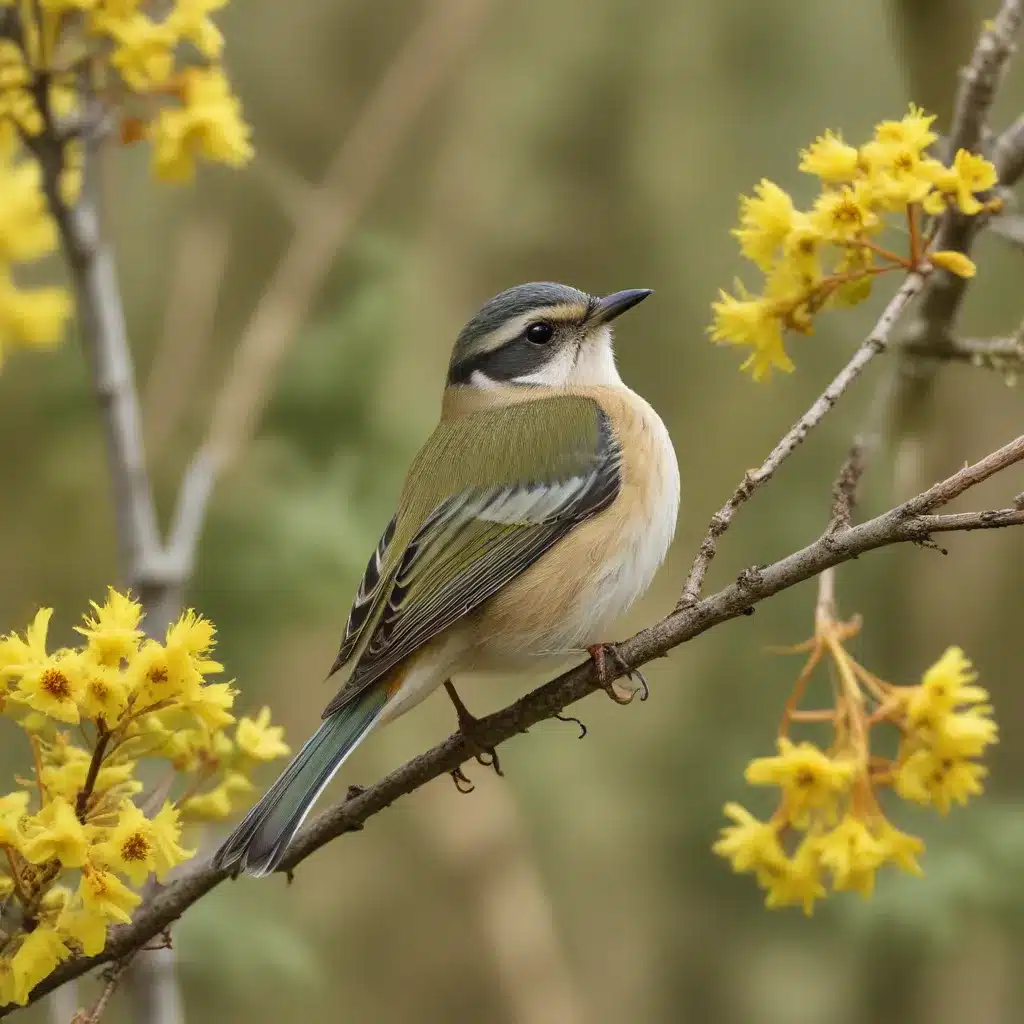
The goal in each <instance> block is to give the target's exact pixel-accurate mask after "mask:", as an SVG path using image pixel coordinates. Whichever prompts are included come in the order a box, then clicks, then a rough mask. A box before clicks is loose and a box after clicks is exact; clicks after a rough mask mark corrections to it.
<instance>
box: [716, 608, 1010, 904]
mask: <svg viewBox="0 0 1024 1024" xmlns="http://www.w3.org/2000/svg"><path fill="white" fill-rule="evenodd" d="M858 627H859V623H857V622H852V623H839V622H835V621H832V620H831V619H828V618H825V619H824V620H822V619H819V624H818V630H817V632H816V635H815V637H814V639H813V640H811V641H810V642H809V643H807V644H803V645H801V646H800V647H799V648H796V649H797V650H804V651H807V650H809V651H810V652H811V656H810V658H809V660H808V663H807V666H806V667H805V669H804V671H803V672H802V673H801V674H800V676H799V678H798V680H797V683H796V687H795V689H794V693H793V696H792V697H791V699H790V701H789V703H788V705H787V710H786V713H785V714H784V716H783V720H782V725H781V727H780V730H779V733H780V734H779V738H778V753H777V754H775V755H774V756H772V757H762V758H758V759H756V760H754V761H751V762H750V764H749V765H748V766H747V770H746V779H747V782H749V783H750V784H751V785H754V786H773V787H777V789H778V790H779V794H780V797H779V803H778V806H777V808H776V810H775V812H774V814H772V816H771V817H770V818H769V819H768V820H767V821H761V820H759V819H758V818H756V817H755V816H754V815H753V814H751V813H750V812H749V811H748V810H747V809H746V808H744V807H743V806H741V805H740V804H738V803H728V804H726V805H725V814H726V816H727V817H728V818H729V819H730V820H731V822H732V824H730V825H728V826H727V827H725V828H724V829H723V830H722V834H721V838H720V839H719V840H718V842H717V843H716V844H715V846H714V850H715V852H716V853H717V854H719V855H720V856H722V857H724V858H726V859H727V860H728V861H729V863H730V864H731V865H732V868H733V870H734V871H737V872H740V873H748V872H749V873H751V874H753V875H754V876H755V878H756V879H757V882H758V884H759V885H760V886H761V888H762V889H764V890H765V892H766V899H765V903H766V905H767V906H768V907H783V906H789V905H798V906H802V907H803V909H804V912H805V913H807V914H810V913H811V912H812V911H813V908H814V904H815V901H816V900H818V899H821V898H824V897H825V896H826V895H827V894H828V890H829V889H831V890H833V891H836V892H840V891H846V890H852V891H856V892H859V893H861V894H862V895H864V896H870V895H871V893H872V892H873V890H874V884H875V876H876V874H877V872H878V870H879V869H880V868H882V867H884V866H885V865H887V864H891V865H893V866H895V867H898V868H900V869H901V870H903V871H906V872H909V873H911V874H914V875H921V874H922V873H923V872H922V870H921V867H920V864H919V863H918V857H919V855H920V854H921V853H922V852H923V851H924V843H923V842H922V841H921V840H920V839H919V838H918V837H917V836H913V835H909V834H907V833H905V832H902V831H900V830H899V829H898V828H896V827H895V826H894V825H893V824H892V823H891V822H890V821H889V820H888V818H887V817H886V815H885V814H884V813H883V810H882V808H881V805H880V803H879V791H880V790H884V789H890V790H892V791H893V792H894V793H895V794H896V795H897V796H898V797H901V798H903V799H905V800H909V801H913V802H914V803H918V804H922V805H924V806H929V807H934V808H936V809H937V810H938V811H939V812H940V813H941V814H945V813H946V812H947V811H948V810H949V808H950V806H951V804H953V803H959V804H963V803H965V802H966V801H967V800H968V798H969V797H971V796H975V795H977V794H979V793H980V792H981V791H982V780H983V779H984V778H985V775H986V768H985V766H984V765H983V764H981V763H980V762H979V761H978V758H979V757H980V756H981V755H982V754H983V753H984V751H985V749H986V748H987V747H988V746H989V745H990V744H992V743H995V742H996V735H997V727H996V723H995V722H994V721H993V720H992V708H991V705H990V704H989V703H988V699H989V697H988V693H987V692H986V691H985V690H984V689H982V688H981V687H980V686H977V685H975V679H976V676H975V673H974V672H973V671H972V669H971V663H970V662H969V661H968V660H967V659H966V658H965V657H964V654H963V651H961V650H960V649H959V648H958V647H950V648H949V649H948V650H947V651H946V652H945V653H944V654H943V655H942V657H941V658H940V659H939V660H938V661H937V662H936V663H935V664H934V665H932V666H931V668H929V669H928V670H927V671H926V672H925V674H924V677H923V679H922V681H921V683H920V684H919V685H917V686H895V685H893V684H892V683H888V682H885V681H884V680H881V679H879V678H878V677H876V676H874V675H873V674H871V673H870V672H868V671H867V669H865V668H864V667H863V666H861V665H859V664H858V663H857V662H856V661H855V660H854V659H853V658H852V657H851V655H850V654H849V652H848V651H847V650H846V648H845V647H844V645H843V641H844V640H846V639H848V638H849V637H850V636H852V635H854V634H855V632H856V631H857V629H858ZM826 655H827V656H829V657H830V659H831V661H832V663H833V664H834V666H835V669H836V676H837V680H838V686H837V688H836V693H837V696H836V701H835V706H834V707H833V708H828V709H821V710H808V711H801V710H799V709H798V707H797V705H798V702H799V701H800V699H801V698H802V695H803V692H804V689H805V687H806V685H807V682H808V680H809V678H810V676H811V673H812V672H813V670H814V668H815V666H816V665H817V663H818V662H819V661H820V660H821V658H822V657H824V656H826ZM793 723H815V724H817V725H818V726H819V727H820V725H821V724H828V725H831V729H832V741H831V744H830V745H829V746H828V747H827V748H822V747H820V746H818V745H816V744H814V743H811V742H809V741H806V740H805V741H802V742H799V743H796V742H793V741H792V740H791V739H790V738H789V736H788V730H789V726H790V725H791V724H793ZM878 726H888V728H889V729H890V730H891V729H895V730H896V734H897V736H898V746H897V750H896V756H895V757H894V758H891V757H886V756H882V755H881V754H879V753H878V751H877V743H876V744H874V745H873V740H875V736H876V733H875V730H876V727H878Z"/></svg>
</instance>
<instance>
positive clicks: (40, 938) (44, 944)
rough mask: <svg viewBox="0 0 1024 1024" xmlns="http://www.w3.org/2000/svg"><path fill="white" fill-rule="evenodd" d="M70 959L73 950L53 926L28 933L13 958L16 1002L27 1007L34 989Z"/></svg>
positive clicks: (40, 927)
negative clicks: (59, 965) (61, 963)
mask: <svg viewBox="0 0 1024 1024" xmlns="http://www.w3.org/2000/svg"><path fill="white" fill-rule="evenodd" d="M70 955H71V950H70V949H68V947H67V945H66V944H65V942H64V940H63V939H62V938H61V937H60V935H59V934H58V933H57V931H56V929H55V928H53V927H52V926H50V925H47V924H41V925H39V926H37V927H36V928H35V929H33V930H32V931H31V932H29V933H28V934H27V935H26V936H25V938H24V940H23V941H22V943H21V946H20V947H19V949H18V952H17V953H15V954H14V956H13V957H12V958H11V971H12V973H13V975H14V991H13V993H12V995H13V998H14V1001H15V1002H16V1003H21V1004H22V1005H24V1004H25V1003H27V1002H28V997H29V993H30V992H31V991H32V989H33V988H35V986H36V985H37V984H39V982H41V981H42V980H43V978H45V977H46V976H47V975H48V974H52V973H53V970H54V968H55V967H56V966H57V964H59V963H60V962H61V961H62V960H66V959H67V958H68V957H69V956H70Z"/></svg>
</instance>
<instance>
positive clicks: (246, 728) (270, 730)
mask: <svg viewBox="0 0 1024 1024" xmlns="http://www.w3.org/2000/svg"><path fill="white" fill-rule="evenodd" d="M235 742H236V743H237V744H238V748H239V749H240V750H243V751H244V752H245V753H246V754H248V755H249V756H250V757H251V758H254V759H255V760H257V761H273V760H274V758H276V757H287V756H288V755H289V754H290V753H291V748H290V747H289V746H288V744H287V743H285V742H284V729H283V728H282V727H281V726H279V725H271V724H270V708H268V707H264V708H262V709H261V710H260V712H259V714H257V716H256V717H255V718H248V717H247V716H244V715H243V716H242V718H241V719H239V722H238V729H237V731H236V732H235Z"/></svg>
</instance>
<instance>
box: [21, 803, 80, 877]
mask: <svg viewBox="0 0 1024 1024" xmlns="http://www.w3.org/2000/svg"><path fill="white" fill-rule="evenodd" d="M25 834H26V839H25V841H24V842H23V843H22V846H21V852H22V853H23V854H24V856H25V859H26V860H28V861H30V862H31V863H33V864H43V863H45V862H46V861H48V860H52V859H54V858H56V859H57V860H59V861H60V862H61V864H62V865H64V867H68V868H78V867H81V866H82V865H83V864H84V863H85V859H86V855H87V854H88V852H89V838H88V835H87V833H86V830H85V826H84V825H83V824H82V823H81V822H80V821H79V820H78V816H77V815H76V814H75V809H74V808H73V807H72V806H71V804H70V803H69V802H68V801H67V800H65V799H64V798H63V797H56V798H54V799H53V800H51V801H50V802H49V803H47V804H45V805H44V806H43V808H42V810H41V811H40V812H39V813H38V814H36V815H34V816H33V817H31V818H29V819H28V821H27V823H26V825H25Z"/></svg>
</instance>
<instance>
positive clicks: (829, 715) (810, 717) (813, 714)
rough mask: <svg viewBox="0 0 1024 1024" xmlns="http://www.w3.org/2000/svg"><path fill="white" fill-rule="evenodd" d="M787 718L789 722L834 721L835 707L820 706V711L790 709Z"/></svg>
mask: <svg viewBox="0 0 1024 1024" xmlns="http://www.w3.org/2000/svg"><path fill="white" fill-rule="evenodd" d="M789 720H790V721H791V722H834V721H835V720H836V710H835V708H822V709H821V710H820V711H818V710H816V711H791V712H790V713H789Z"/></svg>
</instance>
